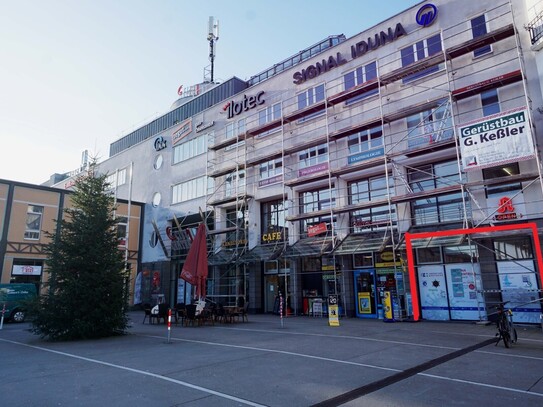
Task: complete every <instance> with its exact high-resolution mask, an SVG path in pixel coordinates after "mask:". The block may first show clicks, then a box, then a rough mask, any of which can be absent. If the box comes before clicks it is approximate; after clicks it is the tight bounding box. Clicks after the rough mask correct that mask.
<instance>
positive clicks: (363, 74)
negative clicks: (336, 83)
mask: <svg viewBox="0 0 543 407" xmlns="http://www.w3.org/2000/svg"><path fill="white" fill-rule="evenodd" d="M376 78H377V63H376V62H375V61H374V62H371V63H369V64H367V65H364V66H359V67H358V68H356V69H355V70H354V71H351V72H348V73H346V74H345V75H343V83H344V85H345V90H349V89H352V88H354V87H355V86H358V85H360V84H362V83H365V82H368V81H371V80H373V79H376ZM378 92H379V90H378V89H373V90H370V91H368V92H364V93H363V94H362V95H358V96H356V97H354V98H351V99H349V100H347V102H346V104H347V105H348V104H350V103H354V102H358V101H359V100H362V99H365V98H367V97H369V96H372V95H376V94H377V93H378Z"/></svg>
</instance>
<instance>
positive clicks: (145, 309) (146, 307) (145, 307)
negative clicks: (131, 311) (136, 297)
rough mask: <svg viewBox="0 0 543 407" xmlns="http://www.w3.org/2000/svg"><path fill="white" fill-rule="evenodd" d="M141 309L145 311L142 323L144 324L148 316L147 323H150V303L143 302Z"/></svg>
mask: <svg viewBox="0 0 543 407" xmlns="http://www.w3.org/2000/svg"><path fill="white" fill-rule="evenodd" d="M143 311H144V312H145V315H144V317H143V323H144V324H145V320H146V319H147V318H149V323H152V321H151V319H152V315H151V304H147V303H146V304H143Z"/></svg>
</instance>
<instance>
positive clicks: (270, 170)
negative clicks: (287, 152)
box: [259, 158, 283, 180]
mask: <svg viewBox="0 0 543 407" xmlns="http://www.w3.org/2000/svg"><path fill="white" fill-rule="evenodd" d="M281 174H283V159H282V158H278V159H276V160H271V161H268V162H265V163H262V164H260V168H259V176H260V180H264V179H269V178H273V177H275V176H276V175H281Z"/></svg>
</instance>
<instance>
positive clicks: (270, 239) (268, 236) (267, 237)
mask: <svg viewBox="0 0 543 407" xmlns="http://www.w3.org/2000/svg"><path fill="white" fill-rule="evenodd" d="M282 241H283V233H282V231H281V230H279V231H269V232H268V233H264V234H262V244H266V243H275V242H282Z"/></svg>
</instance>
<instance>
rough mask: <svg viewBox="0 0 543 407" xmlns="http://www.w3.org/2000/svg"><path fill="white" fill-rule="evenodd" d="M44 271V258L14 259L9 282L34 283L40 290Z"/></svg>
mask: <svg viewBox="0 0 543 407" xmlns="http://www.w3.org/2000/svg"><path fill="white" fill-rule="evenodd" d="M42 272H43V260H33V259H14V260H13V267H12V269H11V277H10V281H9V282H10V283H11V284H16V283H33V284H35V285H36V290H37V292H39V288H40V287H39V285H40V281H41V275H42Z"/></svg>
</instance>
